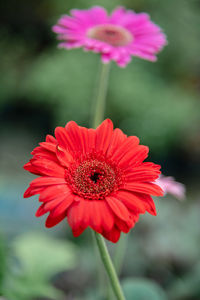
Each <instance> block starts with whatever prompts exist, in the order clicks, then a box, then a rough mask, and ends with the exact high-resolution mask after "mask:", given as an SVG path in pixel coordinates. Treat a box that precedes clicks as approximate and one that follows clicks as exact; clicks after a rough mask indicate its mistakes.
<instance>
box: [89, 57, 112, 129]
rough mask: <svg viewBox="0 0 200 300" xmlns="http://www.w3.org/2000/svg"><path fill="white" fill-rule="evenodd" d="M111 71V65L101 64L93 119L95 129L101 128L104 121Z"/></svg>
mask: <svg viewBox="0 0 200 300" xmlns="http://www.w3.org/2000/svg"><path fill="white" fill-rule="evenodd" d="M109 70H110V63H108V64H102V63H101V71H100V78H99V80H98V87H97V93H96V95H95V96H96V99H95V109H94V117H93V124H92V125H93V126H92V127H93V128H96V127H97V126H99V124H100V123H101V122H102V121H103V119H104V111H105V103H106V95H107V88H108V76H109Z"/></svg>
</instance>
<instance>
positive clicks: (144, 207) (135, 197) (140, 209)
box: [117, 191, 156, 215]
mask: <svg viewBox="0 0 200 300" xmlns="http://www.w3.org/2000/svg"><path fill="white" fill-rule="evenodd" d="M117 197H118V198H119V199H120V200H121V201H122V202H123V203H124V205H125V206H126V207H128V209H130V210H132V211H133V212H134V214H138V213H140V214H143V213H145V211H147V212H149V213H150V214H152V215H156V207H155V204H154V202H153V200H152V198H151V196H149V195H146V194H142V193H132V192H128V191H119V192H118V194H117Z"/></svg>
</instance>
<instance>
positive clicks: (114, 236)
mask: <svg viewBox="0 0 200 300" xmlns="http://www.w3.org/2000/svg"><path fill="white" fill-rule="evenodd" d="M102 235H103V236H104V237H105V238H106V239H107V240H109V241H111V242H113V243H117V242H118V240H119V238H120V230H119V229H118V228H117V227H113V229H112V230H111V231H103V232H102Z"/></svg>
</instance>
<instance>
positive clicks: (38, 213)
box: [35, 204, 47, 217]
mask: <svg viewBox="0 0 200 300" xmlns="http://www.w3.org/2000/svg"><path fill="white" fill-rule="evenodd" d="M46 213H47V211H46V210H45V209H44V204H42V205H41V206H40V207H39V208H38V210H37V211H36V213H35V216H36V217H41V216H43V215H44V214H46Z"/></svg>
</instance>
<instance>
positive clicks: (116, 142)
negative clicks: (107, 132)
mask: <svg viewBox="0 0 200 300" xmlns="http://www.w3.org/2000/svg"><path fill="white" fill-rule="evenodd" d="M126 138H127V136H126V135H125V134H124V133H123V132H122V131H121V130H120V129H119V128H116V129H115V130H114V131H113V134H112V137H111V140H110V145H109V147H108V150H107V156H112V155H113V154H114V152H115V150H116V149H118V148H119V147H120V146H121V144H122V143H123V142H124V141H125V140H126Z"/></svg>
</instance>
